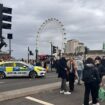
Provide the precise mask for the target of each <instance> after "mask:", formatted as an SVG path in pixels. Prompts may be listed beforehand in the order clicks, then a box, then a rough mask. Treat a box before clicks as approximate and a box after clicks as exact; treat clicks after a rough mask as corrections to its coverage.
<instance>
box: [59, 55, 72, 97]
mask: <svg viewBox="0 0 105 105" xmlns="http://www.w3.org/2000/svg"><path fill="white" fill-rule="evenodd" d="M66 62H67V61H66V59H65V57H64V56H63V57H62V58H61V59H60V60H59V63H58V66H59V70H58V77H60V78H61V90H60V93H64V94H65V95H69V94H71V93H70V92H68V91H67V85H66V79H67V64H66Z"/></svg>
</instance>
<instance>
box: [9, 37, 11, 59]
mask: <svg viewBox="0 0 105 105" xmlns="http://www.w3.org/2000/svg"><path fill="white" fill-rule="evenodd" d="M9 54H10V57H11V39H9Z"/></svg>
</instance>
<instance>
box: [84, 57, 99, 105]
mask: <svg viewBox="0 0 105 105" xmlns="http://www.w3.org/2000/svg"><path fill="white" fill-rule="evenodd" d="M83 81H84V85H85V94H84V105H89V94H90V92H91V95H92V103H93V105H100V104H99V103H98V99H97V95H98V89H99V84H100V76H99V72H98V70H97V69H96V68H95V66H94V61H93V59H92V58H88V59H87V60H86V64H85V66H84V70H83Z"/></svg>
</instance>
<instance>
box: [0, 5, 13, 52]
mask: <svg viewBox="0 0 105 105" xmlns="http://www.w3.org/2000/svg"><path fill="white" fill-rule="evenodd" d="M11 14H12V8H8V7H3V4H0V50H1V48H2V47H3V46H4V45H5V46H6V45H7V44H6V43H5V42H4V37H3V36H2V29H11V26H12V25H11V23H10V22H11V20H12V16H11Z"/></svg>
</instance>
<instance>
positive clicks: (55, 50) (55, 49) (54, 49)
mask: <svg viewBox="0 0 105 105" xmlns="http://www.w3.org/2000/svg"><path fill="white" fill-rule="evenodd" d="M56 52H57V47H56V46H52V53H53V54H54V53H56Z"/></svg>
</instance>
